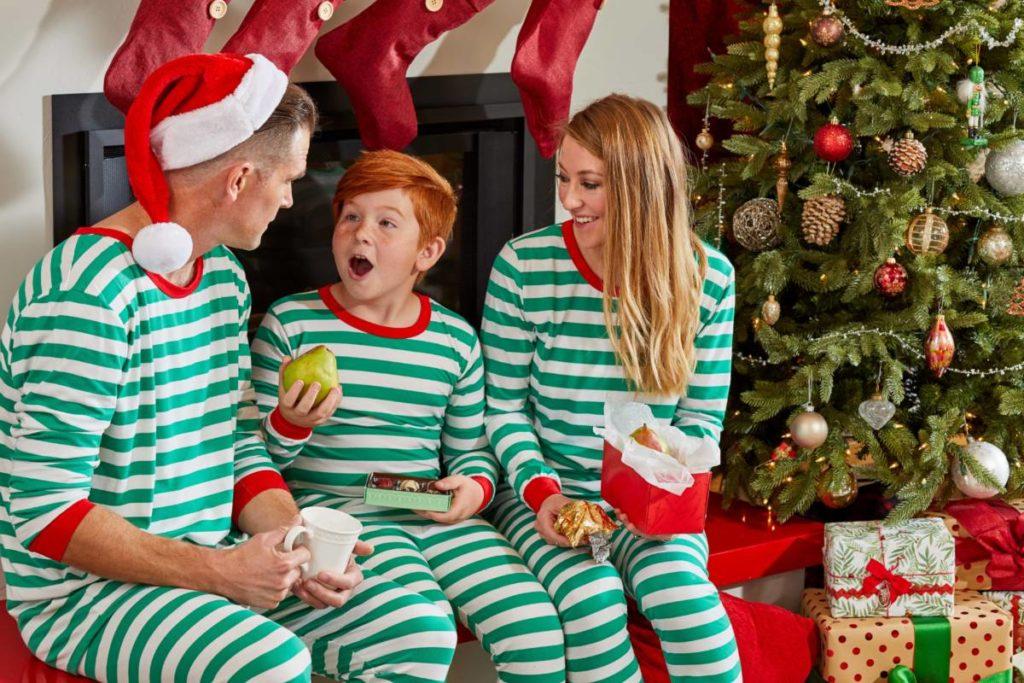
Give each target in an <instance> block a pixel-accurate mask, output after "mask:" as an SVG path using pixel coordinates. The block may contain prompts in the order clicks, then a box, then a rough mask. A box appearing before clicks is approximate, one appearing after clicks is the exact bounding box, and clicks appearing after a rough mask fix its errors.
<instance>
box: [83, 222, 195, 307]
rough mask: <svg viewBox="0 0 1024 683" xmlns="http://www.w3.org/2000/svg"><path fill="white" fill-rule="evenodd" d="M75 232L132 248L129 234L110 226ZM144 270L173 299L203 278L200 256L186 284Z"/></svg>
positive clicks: (187, 292) (187, 291) (193, 287)
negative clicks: (108, 238)
mask: <svg viewBox="0 0 1024 683" xmlns="http://www.w3.org/2000/svg"><path fill="white" fill-rule="evenodd" d="M75 234H76V235H103V236H104V237H112V238H114V239H115V240H118V241H119V242H121V243H122V244H124V246H126V247H128V251H129V252H130V251H131V250H132V238H131V235H128V234H125V233H123V232H121V231H120V230H112V229H110V228H79V229H78V230H76V231H75ZM144 272H145V273H146V275H148V276H149V279H150V280H152V281H153V284H154V285H156V286H157V288H158V289H159V290H160V291H161V292H163V293H164V294H166V295H167V296H169V297H172V298H174V299H182V298H184V297H186V296H188V295H189V294H191V293H192V292H194V291H196V288H197V287H199V282H200V281H201V280H202V279H203V257H202V256H200V257H199V258H197V259H196V267H195V272H194V273H193V274H192V280H191V281H189V283H188V284H187V285H176V284H174V283H173V282H171V281H170V280H168V279H167V278H165V277H164V276H162V275H159V274H157V273H151V272H149V271H148V270H144Z"/></svg>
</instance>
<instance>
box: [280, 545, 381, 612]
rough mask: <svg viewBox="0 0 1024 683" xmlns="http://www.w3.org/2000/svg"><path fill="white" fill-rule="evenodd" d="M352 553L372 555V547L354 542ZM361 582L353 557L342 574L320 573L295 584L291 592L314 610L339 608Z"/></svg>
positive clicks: (361, 574) (360, 571) (360, 573)
mask: <svg viewBox="0 0 1024 683" xmlns="http://www.w3.org/2000/svg"><path fill="white" fill-rule="evenodd" d="M353 553H354V554H356V555H363V556H366V555H372V554H373V546H371V545H370V544H369V543H365V542H363V541H356V547H355V550H354V551H353ZM362 581H363V572H362V570H361V569H360V568H359V565H358V564H356V560H355V558H354V557H353V558H351V559H349V561H348V567H347V568H346V569H345V571H344V573H338V572H320V573H319V574H318V575H317V576H315V577H310V578H308V579H305V580H299V581H297V582H295V585H294V586H292V592H293V593H295V595H296V597H298V598H299V599H300V600H302V601H303V602H304V603H306V604H308V605H311V606H312V607H314V608H316V609H324V608H325V607H341V606H342V605H344V604H345V603H346V602H348V599H349V598H350V597H351V596H352V589H353V588H355V587H356V586H358V585H359V584H360V583H362Z"/></svg>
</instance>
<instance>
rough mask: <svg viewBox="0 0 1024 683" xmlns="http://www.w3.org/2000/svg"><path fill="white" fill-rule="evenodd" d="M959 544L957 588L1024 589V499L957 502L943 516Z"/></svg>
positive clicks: (957, 547)
mask: <svg viewBox="0 0 1024 683" xmlns="http://www.w3.org/2000/svg"><path fill="white" fill-rule="evenodd" d="M931 515H932V516H936V517H938V518H940V519H942V521H943V522H944V523H945V524H946V527H947V528H948V529H949V531H950V533H951V534H952V535H953V538H954V541H955V543H956V587H957V588H965V589H970V590H1001V591H1022V590H1024V500H1014V501H1010V502H1005V501H1002V500H978V499H974V498H970V499H964V500H955V501H953V502H951V503H949V504H948V505H946V507H945V509H943V511H942V512H940V513H931Z"/></svg>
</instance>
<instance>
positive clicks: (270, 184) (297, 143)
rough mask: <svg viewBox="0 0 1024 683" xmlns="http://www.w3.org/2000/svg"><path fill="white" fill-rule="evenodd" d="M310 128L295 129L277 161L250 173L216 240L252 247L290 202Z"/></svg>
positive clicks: (303, 164) (302, 171)
mask: <svg viewBox="0 0 1024 683" xmlns="http://www.w3.org/2000/svg"><path fill="white" fill-rule="evenodd" d="M308 152H309V131H308V130H307V129H306V128H304V127H302V128H299V129H298V130H296V131H295V133H294V134H293V135H292V138H291V140H290V142H289V145H288V150H287V152H286V153H285V154H284V155H283V156H282V157H280V159H279V160H278V161H277V162H276V163H266V162H265V163H263V164H262V166H257V168H256V169H255V170H254V171H253V172H252V173H250V174H249V177H248V178H247V179H246V181H245V183H244V185H243V187H242V188H241V189H240V191H239V192H238V196H237V199H236V200H235V202H234V203H233V205H232V206H231V208H230V217H231V219H230V220H228V221H225V222H224V224H223V234H221V235H220V236H219V237H220V239H218V240H217V241H218V242H220V243H221V244H224V245H225V246H227V247H231V248H234V249H243V250H252V249H255V248H256V247H258V246H260V239H261V238H262V237H263V233H264V232H266V230H267V227H269V225H270V222H271V221H273V220H274V218H276V217H277V212H278V211H280V210H281V209H286V208H288V207H290V206H291V205H292V183H293V182H295V181H296V180H298V179H299V178H301V177H302V176H303V175H305V174H306V155H307V154H308Z"/></svg>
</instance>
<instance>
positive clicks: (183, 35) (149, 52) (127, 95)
mask: <svg viewBox="0 0 1024 683" xmlns="http://www.w3.org/2000/svg"><path fill="white" fill-rule="evenodd" d="M228 1H229V0H141V2H140V3H139V9H138V10H137V11H136V12H135V19H134V20H133V21H132V25H131V27H130V28H129V29H128V36H127V37H126V38H125V39H124V42H123V43H121V47H120V48H118V50H117V53H116V54H115V55H114V59H113V60H112V61H111V62H110V66H109V67H107V75H106V77H105V78H104V80H103V92H104V93H105V94H106V96H107V99H108V100H110V103H111V104H113V105H114V106H115V107H117V108H118V109H120V110H121V111H123V112H127V111H128V107H129V106H131V103H132V100H133V99H135V95H136V93H138V92H139V88H140V87H142V82H143V81H144V80H146V76H148V75H149V74H150V73H152V72H153V71H154V70H155V69H156V68H157V67H158V66H160V65H162V64H164V63H166V62H169V61H171V60H172V59H175V58H177V57H181V56H182V55H187V54H191V53H193V52H202V51H203V45H204V44H205V43H206V39H207V38H208V37H209V35H210V31H212V30H213V25H214V24H215V23H216V22H217V20H216V19H215V18H214V16H215V15H217V14H218V10H221V11H223V10H225V9H226V7H227V2H228ZM220 16H223V14H220Z"/></svg>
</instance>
